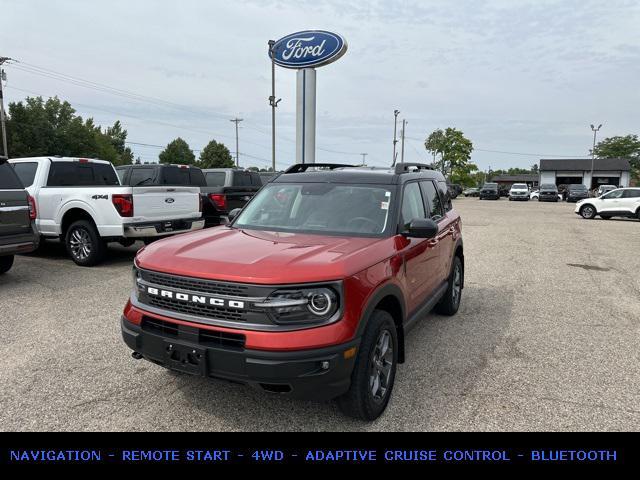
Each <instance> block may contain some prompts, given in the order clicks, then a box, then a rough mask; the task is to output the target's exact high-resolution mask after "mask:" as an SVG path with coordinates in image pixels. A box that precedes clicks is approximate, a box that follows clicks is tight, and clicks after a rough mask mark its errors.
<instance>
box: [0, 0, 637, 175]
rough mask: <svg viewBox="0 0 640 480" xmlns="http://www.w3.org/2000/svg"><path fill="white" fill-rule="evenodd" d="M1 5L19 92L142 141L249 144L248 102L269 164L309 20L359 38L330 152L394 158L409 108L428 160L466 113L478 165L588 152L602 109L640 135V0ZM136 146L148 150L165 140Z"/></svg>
mask: <svg viewBox="0 0 640 480" xmlns="http://www.w3.org/2000/svg"><path fill="white" fill-rule="evenodd" d="M0 12H1V14H0V15H1V16H0V56H9V57H12V58H15V59H17V60H19V61H20V62H23V63H22V65H20V64H17V65H15V66H12V65H8V66H7V67H6V71H7V75H8V82H7V88H6V92H5V96H6V100H8V101H18V100H21V99H23V98H24V97H25V96H27V95H33V94H41V95H44V96H51V95H58V96H59V97H60V98H62V99H66V100H68V101H69V102H70V103H71V104H72V105H73V106H74V107H75V108H76V109H77V111H78V113H79V114H81V115H82V116H83V117H84V116H91V117H93V118H94V119H95V120H96V122H97V123H99V124H102V125H107V124H111V123H113V121H115V120H116V119H120V120H121V121H122V122H123V124H124V125H125V127H126V129H127V130H128V132H129V137H128V138H129V140H131V141H132V142H137V143H147V144H158V145H166V144H167V143H168V142H169V141H171V140H172V139H173V138H175V137H177V136H181V137H183V138H184V139H186V140H187V141H188V142H189V144H190V146H191V148H193V149H196V150H197V149H201V148H203V146H204V145H205V144H206V143H207V142H208V141H209V140H210V139H211V138H215V139H216V140H218V141H222V142H224V143H225V144H227V146H229V148H230V150H235V140H234V139H235V137H234V125H233V123H231V122H229V119H230V118H233V117H234V116H236V115H237V116H239V117H242V118H244V119H245V121H244V122H242V123H241V124H240V125H241V130H240V161H241V165H243V166H250V165H255V166H268V165H270V163H271V160H270V159H271V146H270V142H271V137H270V131H271V113H270V107H269V104H268V100H267V97H268V96H269V95H270V88H271V85H270V62H269V59H268V56H267V41H268V40H269V39H270V38H273V39H277V38H280V37H282V36H284V35H286V34H289V33H292V32H295V31H298V30H305V29H313V28H317V29H324V30H330V31H335V32H337V33H340V34H341V35H342V36H344V37H345V38H346V40H347V42H348V45H349V49H348V51H347V53H346V54H345V56H344V57H342V58H341V59H340V60H338V61H337V62H335V63H333V64H330V65H328V66H325V67H321V68H319V69H318V76H317V79H318V94H317V102H318V103H317V111H318V129H317V146H318V151H317V155H316V160H317V161H340V162H357V161H359V160H360V159H361V157H360V156H359V155H358V154H359V153H361V152H366V153H368V157H367V161H368V163H369V164H373V165H388V164H390V162H391V159H392V137H393V110H394V109H395V108H397V109H399V110H400V111H401V114H400V117H399V118H400V119H401V118H406V119H407V121H408V125H407V137H408V141H407V144H406V146H405V160H406V161H416V160H426V159H428V158H429V157H428V156H427V154H426V152H425V150H424V146H423V141H424V138H425V137H426V136H427V135H428V133H429V132H431V131H433V130H434V129H436V128H445V127H456V128H458V129H461V130H462V131H463V132H464V134H465V135H466V136H467V137H468V138H469V139H471V140H472V142H473V145H474V147H475V151H474V152H473V155H472V159H473V161H474V162H476V163H477V164H478V165H479V166H480V168H481V169H487V168H488V167H489V166H490V167H491V168H492V169H496V168H505V167H511V166H512V167H529V166H530V165H531V164H533V163H536V162H537V161H538V159H539V158H540V156H539V155H543V156H552V155H556V156H562V155H565V156H586V155H588V153H589V148H590V147H591V142H592V134H591V131H590V128H589V124H590V123H596V122H597V123H603V124H604V125H603V127H602V130H601V131H600V133H599V135H600V136H601V137H605V136H612V135H625V134H629V133H640V108H639V107H640V28H639V26H640V2H638V1H637V0H628V1H623V0H620V1H602V0H598V1H587V0H575V1H574V0H563V1H544V0H535V1H518V0H504V1H479V0H468V1H462V0H456V1H439V2H430V1H426V0H422V1H394V0H386V1H384V0H383V1H371V2H365V1H358V2H350V1H348V0H335V1H333V0H330V1H321V0H317V1H308V0H297V1H277V0H273V1H270V0H255V1H240V0H233V1H204V0H199V1H196V0H181V1H179V2H175V1H171V2H170V1H152V0H136V1H117V0H109V1H88V0H85V1H80V0H78V1H72V0H68V1H63V0H57V1H55V2H51V1H18V0H0ZM34 66H35V67H39V68H44V69H47V70H51V71H55V72H61V73H64V74H66V75H70V76H72V77H75V78H79V79H84V80H89V81H92V82H97V83H101V84H107V85H110V86H112V87H113V88H117V89H120V90H124V91H127V92H135V93H138V94H143V95H146V96H148V97H153V98H156V99H163V100H164V101H166V102H171V105H170V106H169V105H167V104H163V103H161V102H159V101H157V100H153V99H149V100H147V101H138V100H134V99H132V98H128V97H127V96H126V95H124V96H116V95H112V94H108V93H105V92H102V91H99V90H96V89H95V88H85V87H82V86H80V85H78V84H77V82H69V81H60V80H59V79H55V78H52V77H51V76H50V75H49V76H47V75H42V74H35V73H33V68H34ZM19 68H22V69H19ZM25 69H29V70H30V71H25ZM39 72H42V70H39ZM276 76H277V79H276V81H277V85H276V88H277V96H278V97H281V98H282V102H281V103H280V105H279V107H278V116H277V122H278V130H277V131H278V141H277V149H278V168H283V167H285V166H286V165H289V164H291V163H294V160H295V143H294V140H295V72H294V71H292V70H286V69H281V68H278V69H277V72H276ZM132 147H133V150H134V152H135V154H136V155H140V156H141V157H142V159H143V160H146V161H156V160H157V155H158V153H159V151H160V149H158V148H154V147H142V146H135V145H133V146H132ZM492 151H500V152H517V153H520V155H516V154H513V153H497V152H492ZM243 152H244V153H246V154H247V155H251V156H252V157H253V158H249V157H244V158H243V156H242V155H243ZM522 154H532V155H522Z"/></svg>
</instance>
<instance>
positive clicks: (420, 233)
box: [402, 218, 438, 238]
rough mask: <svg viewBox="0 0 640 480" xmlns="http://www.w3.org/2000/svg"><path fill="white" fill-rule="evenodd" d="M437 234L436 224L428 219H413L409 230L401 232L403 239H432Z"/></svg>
mask: <svg viewBox="0 0 640 480" xmlns="http://www.w3.org/2000/svg"><path fill="white" fill-rule="evenodd" d="M437 234H438V224H437V223H436V222H434V221H433V220H431V219H430V218H414V219H413V220H411V223H409V228H408V229H407V230H405V231H404V232H402V235H404V236H405V237H412V238H433V237H435V236H436V235H437Z"/></svg>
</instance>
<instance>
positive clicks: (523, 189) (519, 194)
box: [509, 183, 529, 202]
mask: <svg viewBox="0 0 640 480" xmlns="http://www.w3.org/2000/svg"><path fill="white" fill-rule="evenodd" d="M509 200H526V201H527V202H528V201H529V186H528V185H527V184H526V183H514V184H513V185H511V188H510V189H509Z"/></svg>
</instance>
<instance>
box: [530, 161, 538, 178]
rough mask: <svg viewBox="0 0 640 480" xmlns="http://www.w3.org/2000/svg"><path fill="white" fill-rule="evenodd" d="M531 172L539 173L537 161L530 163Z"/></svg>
mask: <svg viewBox="0 0 640 480" xmlns="http://www.w3.org/2000/svg"><path fill="white" fill-rule="evenodd" d="M531 173H533V174H536V175H537V174H538V173H540V170H539V169H538V164H537V163H534V164H533V165H531Z"/></svg>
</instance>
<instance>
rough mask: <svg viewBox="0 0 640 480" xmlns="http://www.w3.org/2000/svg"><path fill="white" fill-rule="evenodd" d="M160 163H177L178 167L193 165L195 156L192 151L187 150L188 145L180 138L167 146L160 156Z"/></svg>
mask: <svg viewBox="0 0 640 480" xmlns="http://www.w3.org/2000/svg"><path fill="white" fill-rule="evenodd" d="M158 157H159V158H160V163H177V164H179V165H193V164H195V162H196V156H195V155H194V154H193V150H191V149H190V148H189V144H188V143H187V142H185V141H184V140H183V139H182V138H180V137H178V138H176V139H175V140H173V141H172V142H171V143H169V144H168V145H167V148H165V149H164V150H163V151H162V152H160V155H159V156H158Z"/></svg>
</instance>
